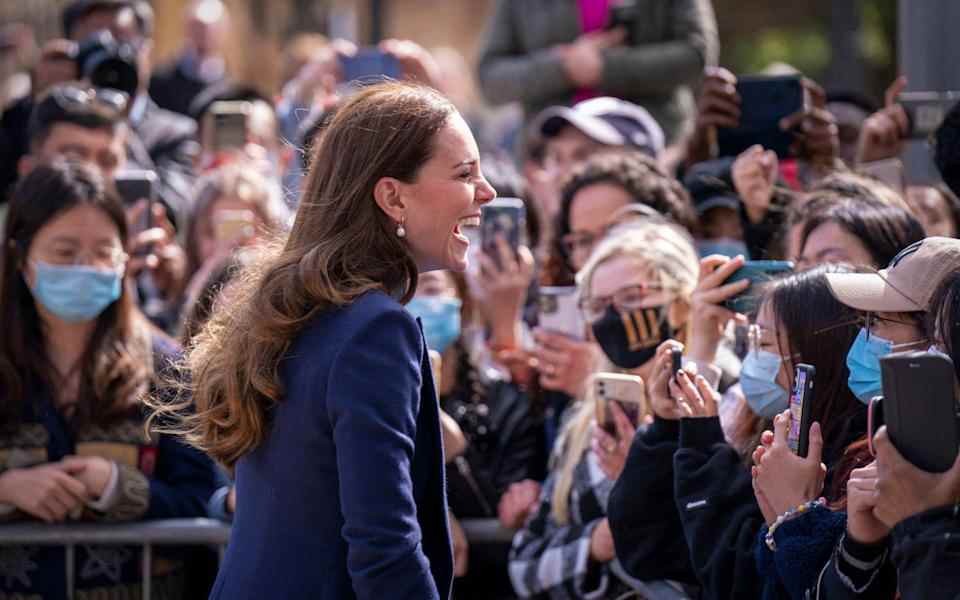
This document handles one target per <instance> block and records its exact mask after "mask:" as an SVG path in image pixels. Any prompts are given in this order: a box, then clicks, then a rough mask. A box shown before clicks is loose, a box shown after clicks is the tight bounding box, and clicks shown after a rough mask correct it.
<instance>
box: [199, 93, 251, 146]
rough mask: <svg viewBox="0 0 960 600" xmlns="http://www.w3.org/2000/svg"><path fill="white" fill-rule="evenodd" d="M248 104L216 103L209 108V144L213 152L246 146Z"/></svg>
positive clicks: (249, 105) (238, 101)
mask: <svg viewBox="0 0 960 600" xmlns="http://www.w3.org/2000/svg"><path fill="white" fill-rule="evenodd" d="M252 107H253V105H252V104H251V103H250V102H246V101H242V100H237V101H233V100H230V101H218V102H214V103H213V105H212V106H211V107H210V117H209V118H210V121H209V123H210V124H209V125H208V126H209V127H210V128H211V130H212V131H211V138H210V143H211V144H212V150H213V151H214V152H221V151H224V150H232V149H238V148H243V147H244V146H246V145H247V130H248V129H249V121H250V111H251V110H252Z"/></svg>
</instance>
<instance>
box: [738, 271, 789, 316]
mask: <svg viewBox="0 0 960 600" xmlns="http://www.w3.org/2000/svg"><path fill="white" fill-rule="evenodd" d="M792 272H793V263H792V262H790V261H786V260H748V261H746V262H745V263H743V266H742V267H740V268H739V269H737V270H736V271H734V272H733V274H732V275H730V277H728V278H727V280H726V281H725V282H724V284H729V283H736V282H737V281H740V280H742V279H748V280H750V287H748V288H747V289H745V290H744V291H742V292H740V293H739V294H737V295H736V296H734V297H733V298H728V299H727V300H725V301H724V303H723V305H724V306H726V307H727V308H729V309H730V310H732V311H734V312H738V313H741V314H748V313H750V312H751V311H753V310H755V309H756V308H757V302H758V301H759V296H758V290H757V289H756V286H757V284H762V283H766V282H768V281H771V280H773V279H776V278H778V277H782V276H784V275H787V274H789V273H792Z"/></svg>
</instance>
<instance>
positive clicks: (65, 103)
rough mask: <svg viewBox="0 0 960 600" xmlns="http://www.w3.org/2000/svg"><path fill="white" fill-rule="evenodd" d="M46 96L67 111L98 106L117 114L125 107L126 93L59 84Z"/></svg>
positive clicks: (120, 113) (77, 110)
mask: <svg viewBox="0 0 960 600" xmlns="http://www.w3.org/2000/svg"><path fill="white" fill-rule="evenodd" d="M48 97H50V98H52V99H53V101H54V102H56V103H57V105H58V106H59V107H60V108H62V109H63V110H65V111H68V112H80V111H84V110H88V109H90V108H94V109H97V108H99V109H100V110H102V111H107V112H109V113H111V115H113V116H119V115H122V114H123V112H124V111H125V110H126V108H127V95H126V94H124V93H123V92H118V91H117V90H111V89H107V88H86V89H84V88H80V87H77V86H75V85H59V86H56V87H54V88H53V89H52V90H51V91H50V92H49V94H48Z"/></svg>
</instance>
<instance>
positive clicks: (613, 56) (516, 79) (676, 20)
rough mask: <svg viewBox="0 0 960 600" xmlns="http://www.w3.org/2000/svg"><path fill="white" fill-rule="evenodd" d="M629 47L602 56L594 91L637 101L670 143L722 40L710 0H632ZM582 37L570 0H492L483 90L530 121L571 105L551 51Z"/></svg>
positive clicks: (686, 119)
mask: <svg viewBox="0 0 960 600" xmlns="http://www.w3.org/2000/svg"><path fill="white" fill-rule="evenodd" d="M636 3H637V7H638V9H639V10H638V13H639V14H640V15H643V18H638V19H637V20H636V21H635V22H634V25H633V31H631V32H630V33H631V40H632V44H633V45H631V46H622V47H618V48H611V49H609V50H605V51H604V66H603V78H602V81H601V83H600V85H599V86H597V92H598V93H599V94H601V95H606V96H615V97H618V98H623V99H624V100H629V101H631V102H634V103H636V104H639V105H641V106H643V107H644V108H646V109H647V110H648V111H650V114H652V115H653V117H654V118H655V119H657V121H658V122H659V123H660V126H661V127H663V130H664V133H666V135H667V139H668V141H669V142H673V141H676V140H677V139H678V137H679V136H680V135H681V134H682V133H683V132H684V130H685V128H687V127H689V126H690V125H691V121H692V119H693V116H694V111H695V104H694V99H693V92H692V89H691V88H692V87H693V86H695V85H696V84H697V83H698V82H699V81H700V78H701V76H702V74H703V69H704V67H705V66H707V65H715V64H716V63H717V54H718V52H719V41H718V38H717V24H716V18H715V16H714V12H713V6H712V5H711V3H710V0H636ZM580 34H581V30H580V13H579V8H578V6H577V2H576V1H575V0H497V6H496V10H495V13H494V16H493V18H492V20H491V21H490V22H489V23H488V26H487V31H486V34H485V38H484V41H483V46H482V48H481V51H480V60H479V65H478V71H479V78H480V85H481V88H482V89H483V93H484V95H485V96H486V97H487V99H488V100H489V101H491V102H493V103H495V104H501V103H505V102H513V101H518V102H521V103H522V104H523V107H524V110H525V112H526V115H527V117H528V118H529V117H533V116H534V115H536V114H537V113H538V112H540V111H541V110H542V109H544V108H546V107H548V106H553V105H557V104H567V105H569V104H571V103H572V102H573V99H574V96H575V94H576V89H575V88H574V86H573V84H572V83H571V82H570V81H569V79H568V78H567V76H566V73H565V72H564V70H563V65H562V63H561V61H560V58H559V56H557V54H556V53H554V52H552V51H551V49H552V48H553V47H554V46H556V45H558V44H569V43H571V42H573V41H574V40H575V39H576V38H577V37H578V36H579V35H580Z"/></svg>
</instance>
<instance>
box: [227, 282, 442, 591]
mask: <svg viewBox="0 0 960 600" xmlns="http://www.w3.org/2000/svg"><path fill="white" fill-rule="evenodd" d="M280 376H281V380H282V382H283V385H284V390H285V393H284V396H283V398H282V400H281V401H280V402H279V403H278V404H277V406H276V407H275V408H274V410H273V414H272V419H271V425H270V430H269V433H268V435H267V437H266V439H265V441H264V442H263V443H262V444H261V445H260V446H259V447H258V448H257V449H256V450H254V451H253V452H251V453H250V454H248V455H246V456H244V457H243V458H242V459H241V460H240V461H239V463H238V464H237V473H236V484H237V512H236V515H235V517H234V522H233V532H232V534H231V537H230V544H229V546H228V548H227V553H226V557H225V559H224V562H223V564H222V566H221V569H220V573H219V575H218V577H217V582H216V584H215V586H214V588H213V592H212V594H211V598H212V599H229V600H243V599H245V598H250V599H251V600H252V599H258V600H259V599H260V598H284V599H294V598H312V599H314V598H315V599H318V600H325V599H328V600H343V599H349V598H358V599H366V598H369V599H377V600H380V599H383V598H390V599H391V600H401V599H410V600H432V599H443V600H446V599H447V598H449V596H450V589H451V585H452V582H453V552H452V548H451V544H450V535H449V529H448V523H447V500H446V495H445V491H444V490H445V483H444V466H443V462H444V461H443V446H442V442H441V435H440V412H439V411H440V409H439V405H438V403H437V395H436V390H435V389H434V384H433V376H432V373H431V370H430V364H429V358H428V356H427V350H426V344H425V342H424V340H423V332H422V330H421V328H420V326H419V324H418V323H417V321H416V320H414V318H413V317H412V316H411V315H410V314H409V313H408V312H407V311H406V310H404V308H403V307H402V306H401V305H400V304H399V303H397V302H396V301H395V300H393V299H391V298H390V297H388V296H387V295H385V294H383V293H380V292H370V293H367V294H365V295H363V296H361V297H360V298H358V299H357V300H356V301H355V302H353V303H352V304H351V305H349V306H347V307H344V308H342V309H338V310H331V311H325V312H323V313H322V314H320V315H318V316H317V317H316V318H314V319H313V320H312V321H311V322H310V323H309V324H308V325H307V326H306V328H305V329H304V330H303V332H302V333H301V334H300V335H299V336H298V338H297V339H296V340H295V342H294V343H293V344H292V346H291V348H290V350H289V352H288V354H287V356H286V358H285V359H284V360H283V362H282V365H281V369H280Z"/></svg>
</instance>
